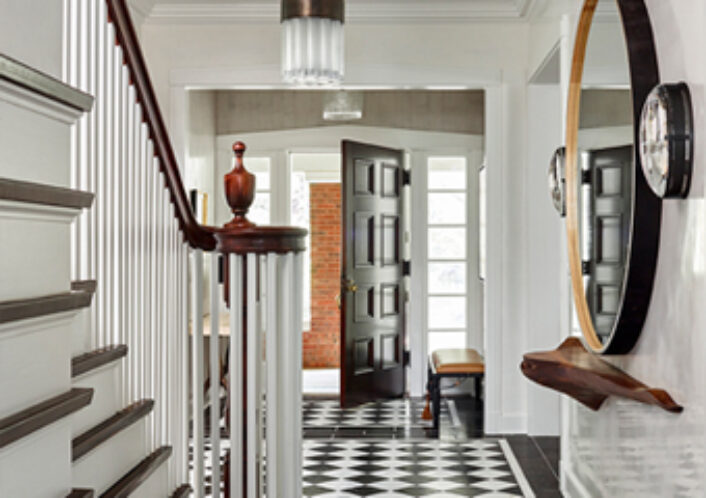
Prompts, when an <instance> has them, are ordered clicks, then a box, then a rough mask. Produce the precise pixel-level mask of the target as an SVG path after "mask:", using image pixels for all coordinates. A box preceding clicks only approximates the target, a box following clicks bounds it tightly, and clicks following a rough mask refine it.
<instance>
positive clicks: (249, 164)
mask: <svg viewBox="0 0 706 498" xmlns="http://www.w3.org/2000/svg"><path fill="white" fill-rule="evenodd" d="M243 164H244V165H245V169H247V170H248V171H249V172H250V173H252V174H253V175H255V189H256V190H270V158H269V157H247V156H246V157H245V159H244V160H243Z"/></svg>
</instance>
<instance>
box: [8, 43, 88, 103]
mask: <svg viewBox="0 0 706 498" xmlns="http://www.w3.org/2000/svg"><path fill="white" fill-rule="evenodd" d="M0 79H2V80H6V81H10V82H12V83H14V84H16V85H19V86H21V87H23V88H26V89H28V90H30V91H32V92H35V93H38V94H41V95H44V96H45V97H47V98H50V99H52V100H55V101H57V102H61V103H62V104H65V105H68V106H69V107H73V108H74V109H79V110H81V111H90V110H91V108H92V107H93V97H92V96H91V95H89V94H87V93H85V92H82V91H80V90H77V89H76V88H74V87H72V86H70V85H67V84H66V83H64V82H63V81H59V80H58V79H56V78H54V77H52V76H49V75H48V74H45V73H43V72H41V71H38V70H36V69H34V68H32V67H29V66H27V65H25V64H22V63H21V62H19V61H16V60H15V59H12V58H10V57H8V56H6V55H4V54H0Z"/></svg>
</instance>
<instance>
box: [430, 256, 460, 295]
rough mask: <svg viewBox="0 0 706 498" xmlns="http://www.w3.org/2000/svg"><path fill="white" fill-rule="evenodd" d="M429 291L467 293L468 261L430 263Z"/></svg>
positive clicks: (432, 292)
mask: <svg viewBox="0 0 706 498" xmlns="http://www.w3.org/2000/svg"><path fill="white" fill-rule="evenodd" d="M429 293H431V294H465V293H466V263H429Z"/></svg>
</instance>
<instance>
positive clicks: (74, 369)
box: [71, 344, 127, 377]
mask: <svg viewBox="0 0 706 498" xmlns="http://www.w3.org/2000/svg"><path fill="white" fill-rule="evenodd" d="M126 355H127V346H126V345H125V344H118V345H114V346H107V347H104V348H99V349H94V350H93V351H89V352H88V353H84V354H81V355H78V356H74V357H73V358H71V377H77V376H79V375H83V374H85V373H86V372H90V371H91V370H95V369H96V368H99V367H102V366H103V365H106V364H108V363H111V362H113V361H115V360H119V359H120V358H122V357H124V356H126Z"/></svg>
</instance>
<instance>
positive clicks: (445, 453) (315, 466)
mask: <svg viewBox="0 0 706 498" xmlns="http://www.w3.org/2000/svg"><path fill="white" fill-rule="evenodd" d="M422 408H423V402H422V401H421V400H394V401H384V402H378V403H371V404H370V405H364V406H362V407H358V408H356V409H353V410H350V409H349V410H340V409H339V408H338V407H337V402H335V401H331V402H329V401H322V400H317V401H307V402H305V403H304V419H305V420H307V421H308V423H309V426H310V427H332V426H341V427H364V426H367V427H370V426H372V427H384V426H386V427H392V426H399V427H413V426H415V425H416V424H418V425H420V426H422V424H425V423H426V421H423V420H421V419H419V418H418V417H419V414H420V413H421V410H422ZM441 415H442V423H447V424H450V423H458V416H457V415H454V408H453V405H452V404H449V405H443V411H442V414H441ZM454 419H456V420H455V421H454ZM305 423H306V422H305ZM222 437H223V439H222V440H221V468H222V463H223V460H224V458H225V455H226V453H227V451H228V448H229V446H230V443H229V441H228V439H227V434H225V433H222ZM503 442H504V441H503V440H501V439H491V438H484V439H462V440H459V439H455V440H454V439H441V440H440V439H416V438H407V439H405V438H399V437H397V438H395V439H393V438H390V439H372V438H362V439H361V438H349V439H346V438H343V439H339V438H326V439H319V438H306V439H304V448H303V451H304V454H303V468H302V487H303V495H304V496H305V497H317V498H332V497H335V498H346V497H358V496H374V497H377V498H405V497H410V496H429V497H434V498H441V497H458V496H480V497H486V498H491V497H495V498H501V497H512V496H523V494H522V491H521V489H520V486H519V484H518V482H520V481H521V480H524V477H523V476H520V477H518V476H516V475H515V474H514V472H513V470H512V468H511V466H510V464H509V463H508V459H507V457H506V455H505V453H504V450H503V446H505V447H508V446H507V445H503ZM192 456H193V455H192ZM204 460H205V462H204V464H205V479H206V496H214V495H213V494H212V491H211V483H212V472H213V470H212V469H213V467H212V464H211V444H210V442H209V441H208V440H207V441H206V444H205V451H204ZM519 472H521V470H520V471H519ZM277 498H279V497H277Z"/></svg>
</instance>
